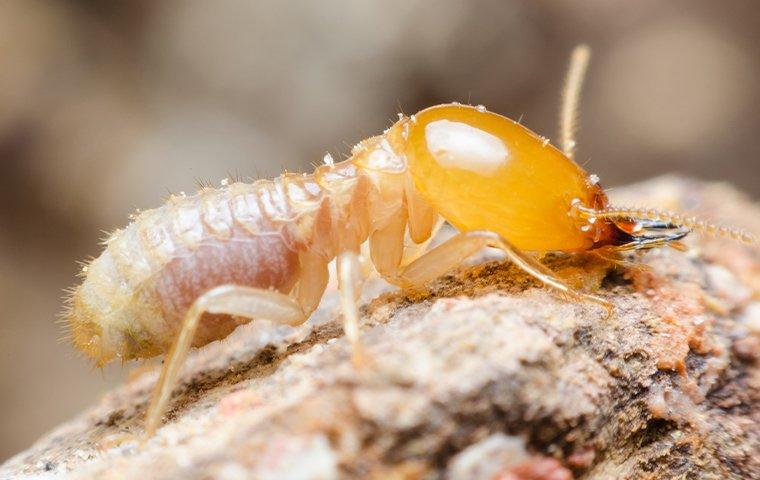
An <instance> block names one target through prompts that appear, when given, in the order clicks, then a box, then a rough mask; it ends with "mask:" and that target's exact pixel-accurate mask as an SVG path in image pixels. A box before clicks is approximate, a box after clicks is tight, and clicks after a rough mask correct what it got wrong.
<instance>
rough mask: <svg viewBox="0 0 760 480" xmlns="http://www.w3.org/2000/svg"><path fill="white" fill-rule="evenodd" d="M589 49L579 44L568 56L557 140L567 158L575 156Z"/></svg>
mask: <svg viewBox="0 0 760 480" xmlns="http://www.w3.org/2000/svg"><path fill="white" fill-rule="evenodd" d="M590 58H591V49H590V48H589V46H588V45H585V44H581V45H578V46H577V47H575V48H574V49H573V53H572V54H571V55H570V66H569V67H568V69H567V76H566V77H565V86H564V88H563V90H562V108H561V109H560V112H559V138H560V145H561V146H562V151H563V152H565V155H567V156H568V157H569V158H573V157H574V156H575V145H576V142H575V134H576V133H577V130H578V104H579V103H580V99H581V89H582V88H583V79H584V77H585V76H586V70H587V69H588V62H589V59H590Z"/></svg>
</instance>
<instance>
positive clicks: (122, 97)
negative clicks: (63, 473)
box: [0, 0, 760, 459]
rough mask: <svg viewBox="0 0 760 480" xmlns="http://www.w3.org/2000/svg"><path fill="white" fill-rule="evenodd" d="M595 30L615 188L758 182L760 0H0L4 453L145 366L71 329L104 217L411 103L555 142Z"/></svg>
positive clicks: (588, 96) (374, 121) (595, 64)
mask: <svg viewBox="0 0 760 480" xmlns="http://www.w3.org/2000/svg"><path fill="white" fill-rule="evenodd" d="M581 41H584V42H588V43H589V44H591V46H592V48H593V49H594V58H593V60H592V66H591V71H590V78H589V82H588V83H587V86H586V90H585V99H584V103H583V117H582V131H581V136H580V139H579V140H580V151H579V156H578V157H579V160H580V161H581V162H588V163H587V168H588V169H589V170H590V171H591V172H594V173H597V174H599V175H600V177H601V178H602V181H603V182H604V183H605V184H606V185H614V184H620V183H624V182H629V181H633V180H636V179H642V178H646V177H650V176H653V175H657V174H661V173H665V172H670V171H680V172H683V173H686V174H689V175H692V176H698V177H702V178H708V179H725V180H729V181H732V182H734V183H736V184H737V185H738V186H740V187H741V188H743V189H745V190H747V191H749V192H751V193H752V194H753V195H757V194H758V193H760V168H758V162H759V161H760V146H759V145H760V143H759V142H758V139H757V136H758V132H760V116H759V115H758V108H757V107H758V104H760V102H759V101H758V100H760V89H759V88H758V78H760V75H758V74H759V73H760V56H759V55H758V42H759V41H760V5H758V3H757V2H756V1H755V0H736V1H730V2H714V1H709V0H704V1H698V2H697V1H687V0H683V1H671V2H662V1H656V0H637V1H635V2H632V1H629V0H586V1H575V0H556V1H549V0H543V1H537V0H524V1H499V0H493V1H453V0H451V1H426V0H411V1H410V0H384V1H382V2H337V1H320V2H312V1H310V0H300V1H293V2H278V1H275V0H271V1H246V0H229V1H215V2H207V1H203V0H195V1H179V0H176V1H172V0H167V1H160V2H150V1H147V0H146V1H134V2H119V3H118V4H116V3H113V4H112V3H111V2H100V1H96V0H87V1H85V0H80V1H69V2H62V1H61V2H52V1H50V2H46V1H41V0H4V1H2V2H0V459H3V458H6V457H7V456H9V455H11V454H12V453H14V452H15V451H18V450H19V449H21V448H23V447H25V446H26V445H28V444H29V443H30V442H32V441H33V440H34V438H36V437H37V436H39V435H40V434H41V433H42V432H43V431H45V430H47V429H50V428H51V427H53V426H54V425H55V424H56V423H58V422H59V421H61V420H62V419H64V418H66V417H68V416H70V415H72V414H74V413H75V412H77V411H79V410H80V409H81V408H82V407H83V406H84V405H86V404H88V403H92V402H94V401H95V400H96V399H97V398H98V395H99V394H100V393H101V392H103V391H104V390H106V389H107V388H108V387H109V386H111V385H113V384H115V383H117V382H119V381H121V379H122V378H123V377H124V376H125V374H126V372H127V371H128V369H129V368H131V367H121V366H118V365H117V366H115V367H109V368H106V369H105V370H104V371H103V373H102V374H101V373H99V372H98V371H97V370H95V369H93V368H92V367H90V366H89V365H88V364H87V362H85V361H84V360H83V359H80V358H77V356H76V355H75V353H74V352H73V350H72V349H71V347H70V346H69V345H66V344H62V343H57V342H56V339H57V338H58V337H59V336H60V328H59V326H57V325H56V324H55V323H54V322H55V316H56V313H57V312H58V311H59V310H60V305H61V301H60V298H61V291H62V289H63V288H64V287H66V286H68V285H71V284H72V283H73V282H74V281H75V279H74V275H75V273H76V270H77V266H76V260H79V259H83V258H85V257H87V256H90V255H97V254H98V252H99V250H100V247H99V246H98V245H97V240H98V239H99V238H101V237H103V233H102V230H106V231H107V230H111V229H113V228H115V227H118V226H121V225H123V224H124V223H126V221H127V215H128V214H129V213H130V212H131V211H132V210H133V209H134V208H135V207H139V208H150V207H153V206H157V205H159V204H160V203H161V201H162V198H163V197H164V196H165V195H166V194H167V192H168V191H174V192H177V191H181V190H186V191H191V190H193V189H194V188H195V187H194V184H195V182H196V181H197V180H199V179H200V180H211V181H212V182H213V183H217V182H218V181H219V180H220V179H221V178H223V177H225V176H226V175H228V174H239V175H242V176H272V175H275V174H277V173H278V172H280V171H282V170H283V169H286V168H287V169H289V170H296V171H301V170H306V169H308V168H310V167H309V164H310V163H311V162H318V161H320V159H321V158H322V156H323V155H324V153H325V152H326V151H330V152H332V153H333V155H334V156H336V157H338V155H340V154H345V153H346V152H348V150H349V149H350V145H351V144H353V143H355V142H356V141H357V140H359V139H361V138H364V137H367V136H370V135H373V134H376V133H378V132H380V131H382V129H383V128H384V127H386V126H387V125H388V124H389V123H390V121H391V120H392V119H393V118H394V117H395V114H396V112H397V111H398V110H399V108H403V110H404V111H406V112H413V111H415V110H417V109H420V108H422V107H424V106H427V105H431V104H435V103H439V102H443V101H452V100H459V101H462V102H467V101H470V102H471V103H482V104H485V105H486V106H488V107H489V108H490V109H491V110H494V111H497V112H501V113H504V114H506V115H508V116H511V117H513V118H517V117H520V116H522V118H523V123H524V124H526V125H528V126H529V127H531V128H532V129H534V130H536V131H538V132H540V133H542V134H545V135H547V136H549V137H554V136H555V132H556V127H555V123H556V122H555V120H556V111H557V107H558V101H559V90H560V86H561V83H562V76H563V74H564V68H565V66H566V63H567V56H568V53H569V51H570V50H571V48H572V46H573V45H574V44H576V43H578V42H581Z"/></svg>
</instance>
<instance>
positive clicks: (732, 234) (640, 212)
mask: <svg viewBox="0 0 760 480" xmlns="http://www.w3.org/2000/svg"><path fill="white" fill-rule="evenodd" d="M571 214H574V215H578V216H580V217H582V218H586V219H592V218H593V219H599V218H608V219H619V220H624V219H631V220H657V221H661V222H667V223H671V224H673V225H674V226H676V227H684V228H688V229H689V230H692V231H696V232H700V233H703V234H706V235H712V236H717V237H723V238H730V239H731V240H735V241H738V242H741V243H745V244H747V245H756V244H757V243H758V241H757V237H756V236H755V235H753V234H752V233H750V232H748V231H746V230H742V229H741V228H735V227H726V226H720V225H716V224H714V223H712V222H708V221H706V220H703V219H701V218H699V217H696V216H689V215H683V214H680V213H677V212H671V211H668V210H657V209H655V208H636V207H618V206H614V205H610V206H609V207H607V208H605V209H604V210H594V209H592V208H588V207H584V206H583V205H581V203H580V201H578V200H575V201H573V204H572V207H571Z"/></svg>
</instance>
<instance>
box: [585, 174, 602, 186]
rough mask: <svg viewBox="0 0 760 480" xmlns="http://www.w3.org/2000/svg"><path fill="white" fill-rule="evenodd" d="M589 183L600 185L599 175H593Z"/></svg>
mask: <svg viewBox="0 0 760 480" xmlns="http://www.w3.org/2000/svg"><path fill="white" fill-rule="evenodd" d="M588 183H590V184H591V185H596V184H597V183H599V175H597V174H595V173H592V174H591V175H589V176H588Z"/></svg>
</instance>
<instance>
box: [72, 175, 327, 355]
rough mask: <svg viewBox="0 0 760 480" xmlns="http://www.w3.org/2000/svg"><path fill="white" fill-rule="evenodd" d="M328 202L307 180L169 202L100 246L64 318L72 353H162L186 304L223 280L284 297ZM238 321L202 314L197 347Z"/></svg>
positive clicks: (289, 178) (290, 177)
mask: <svg viewBox="0 0 760 480" xmlns="http://www.w3.org/2000/svg"><path fill="white" fill-rule="evenodd" d="M328 204H329V198H328V196H327V195H325V192H324V190H322V189H321V188H320V187H319V186H318V185H317V184H316V183H315V182H314V181H313V179H311V177H307V176H293V175H286V176H284V177H280V178H279V179H277V180H276V181H274V182H270V181H260V182H256V183H254V184H244V183H235V184H232V185H230V186H228V187H225V188H222V189H218V190H215V189H204V190H202V191H201V192H200V193H199V194H198V195H194V196H192V197H185V196H174V197H172V198H171V199H170V200H169V201H168V202H167V203H166V204H165V205H164V206H163V207H161V208H158V209H155V210H150V211H146V212H143V213H142V214H140V215H139V216H138V217H137V218H136V219H135V221H134V222H133V223H132V224H130V225H129V226H128V227H127V228H125V229H124V230H120V231H117V232H115V233H114V234H113V235H112V237H111V238H110V239H109V240H107V241H106V245H107V246H106V249H105V251H104V252H103V254H102V255H101V256H100V257H98V258H97V259H95V260H94V261H93V262H92V263H90V265H88V267H86V269H85V270H84V273H85V279H84V282H83V283H82V285H81V286H80V287H78V288H77V289H76V290H75V291H74V294H73V295H72V298H71V301H70V309H69V311H68V312H67V314H66V317H67V320H68V322H69V324H70V326H71V334H72V337H73V340H74V343H75V345H76V346H77V348H79V349H80V350H82V351H83V352H85V353H86V354H87V355H88V356H90V357H92V358H93V359H95V360H96V362H97V363H99V364H102V363H105V362H107V361H109V360H110V359H112V358H114V357H121V358H123V359H130V358H140V357H150V356H153V355H157V354H160V353H164V352H165V351H166V350H167V349H168V347H169V345H171V342H172V341H173V340H174V336H175V334H176V331H177V329H178V326H179V322H180V321H181V320H182V318H183V316H184V313H185V312H186V311H187V309H188V308H189V307H190V305H191V304H192V302H193V301H194V300H195V299H196V298H198V296H200V295H202V294H203V293H204V292H205V291H208V290H209V289H211V288H213V287H215V286H218V285H223V284H230V283H231V284H237V285H244V286H251V287H258V288H271V289H275V290H278V291H282V292H287V291H289V290H290V289H291V288H292V287H293V285H294V284H295V283H296V281H297V280H298V273H299V261H298V252H299V250H301V249H304V248H311V245H309V242H310V241H311V239H312V237H313V236H314V234H315V225H316V223H315V219H318V218H319V217H320V212H322V213H326V212H329V210H330V209H329V205H328ZM237 325H238V322H237V321H236V320H235V319H234V318H231V317H228V316H211V315H204V318H203V319H202V322H201V325H200V327H199V331H198V333H197V334H196V337H195V341H194V343H195V344H196V345H203V344H205V343H208V342H209V341H212V340H214V339H217V338H222V337H224V336H226V335H227V334H228V333H229V332H230V331H231V330H232V329H234V328H235V327H236V326H237Z"/></svg>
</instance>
